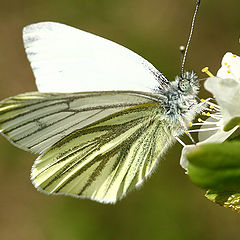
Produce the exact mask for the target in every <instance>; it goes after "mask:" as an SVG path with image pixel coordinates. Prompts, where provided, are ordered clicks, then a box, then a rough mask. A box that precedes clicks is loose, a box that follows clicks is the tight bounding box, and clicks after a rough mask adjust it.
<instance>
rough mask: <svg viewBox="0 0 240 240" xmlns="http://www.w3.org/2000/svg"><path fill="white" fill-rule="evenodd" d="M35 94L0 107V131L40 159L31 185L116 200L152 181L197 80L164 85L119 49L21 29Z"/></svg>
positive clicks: (51, 27)
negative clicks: (32, 75)
mask: <svg viewBox="0 0 240 240" xmlns="http://www.w3.org/2000/svg"><path fill="white" fill-rule="evenodd" d="M23 41H24V46H25V51H26V54H27V57H28V59H29V61H30V64H31V67H32V70H33V73H34V76H35V78H36V85H37V88H38V91H37V92H29V93H24V94H20V95H17V96H14V97H10V98H7V99H5V100H2V101H1V102H0V130H1V133H2V135H3V136H4V137H6V138H7V139H8V140H9V141H10V142H11V143H12V144H14V145H15V146H16V147H19V148H21V149H23V150H25V151H29V152H32V153H35V154H39V157H38V158H37V159H36V160H35V162H34V165H33V167H32V171H31V180H32V182H33V184H34V186H35V187H36V188H37V189H38V190H40V191H42V192H45V193H48V194H65V195H71V196H74V197H79V198H89V199H92V200H96V201H99V202H102V203H115V202H116V201H117V200H119V199H121V198H123V197H124V196H125V195H126V194H127V193H128V192H130V191H131V190H133V189H134V188H136V187H138V186H140V185H141V184H142V183H143V181H144V180H145V179H146V178H147V177H148V176H150V175H151V173H152V172H153V170H154V168H155V167H156V165H157V163H158V161H159V159H160V158H161V157H162V156H163V154H164V153H165V152H166V150H167V149H168V148H169V146H170V145H171V144H173V143H174V142H175V139H176V138H177V137H178V136H179V135H181V134H183V133H184V131H185V130H186V128H187V127H186V123H187V122H190V121H191V120H192V119H193V118H194V116H195V114H196V112H197V108H198V103H197V100H196V96H197V93H198V90H199V80H198V77H197V75H196V74H195V73H194V72H183V73H182V75H181V76H178V77H176V79H175V81H173V82H170V81H169V80H168V79H167V78H166V77H165V76H164V75H163V74H162V73H161V72H160V71H158V70H157V69H156V68H155V67H154V66H153V65H152V64H151V63H149V62H148V61H147V60H145V59H143V58H142V57H140V56H139V55H137V54H136V53H134V52H132V51H131V50H128V49H127V48H125V47H123V46H121V45H119V44H117V43H114V42H112V41H109V40H106V39H104V38H101V37H98V36H96V35H93V34H90V33H87V32H84V31H81V30H78V29H76V28H73V27H70V26H67V25H64V24H60V23H56V22H41V23H36V24H32V25H29V26H26V27H25V28H24V29H23Z"/></svg>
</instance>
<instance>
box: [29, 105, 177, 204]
mask: <svg viewBox="0 0 240 240" xmlns="http://www.w3.org/2000/svg"><path fill="white" fill-rule="evenodd" d="M161 110H162V108H161V106H160V105H159V104H158V103H145V104H140V105H137V106H134V107H129V108H127V109H124V110H121V111H119V112H116V113H113V114H111V115H110V116H107V117H105V118H103V119H100V120H98V121H97V122H94V123H93V124H91V125H89V126H86V127H84V128H82V129H80V130H76V131H74V132H73V133H71V134H69V135H68V136H66V137H64V138H63V139H62V140H60V141H59V142H57V143H56V144H54V145H53V146H52V147H51V148H50V149H48V150H47V151H46V152H44V153H43V154H42V155H41V156H40V157H39V158H38V159H37V160H36V162H35V164H34V166H33V168H32V174H31V178H32V181H33V183H34V185H35V187H37V188H38V189H39V190H43V191H44V192H47V193H51V194H67V195H72V196H76V197H82V198H90V199H92V200H96V201H100V202H104V203H114V202H116V201H117V200H118V199H121V198H122V197H123V196H124V195H125V194H126V193H128V192H129V191H131V190H132V189H133V188H135V187H136V186H138V185H140V184H141V183H142V182H143V180H144V179H145V178H146V177H147V176H149V174H150V173H151V172H152V170H153V169H154V167H155V166H156V163H157V161H158V159H159V157H160V156H161V154H163V153H164V151H165V150H166V149H167V147H168V146H169V144H170V143H171V142H172V141H173V137H172V136H170V135H169V132H168V131H169V130H168V129H167V128H166V123H164V122H163V121H164V120H161Z"/></svg>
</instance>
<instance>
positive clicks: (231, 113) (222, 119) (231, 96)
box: [180, 52, 240, 170]
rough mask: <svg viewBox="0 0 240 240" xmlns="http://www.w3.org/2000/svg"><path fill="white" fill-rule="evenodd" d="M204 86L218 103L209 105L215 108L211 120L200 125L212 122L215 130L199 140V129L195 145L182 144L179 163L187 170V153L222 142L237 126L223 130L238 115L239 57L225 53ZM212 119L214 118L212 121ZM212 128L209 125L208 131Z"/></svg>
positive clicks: (239, 106)
mask: <svg viewBox="0 0 240 240" xmlns="http://www.w3.org/2000/svg"><path fill="white" fill-rule="evenodd" d="M204 87H205V88H206V89H207V90H208V91H209V92H211V93H212V95H213V96H214V97H215V99H216V102H217V104H218V105H216V104H212V105H211V106H212V108H214V110H215V114H213V116H212V117H211V120H206V121H203V122H202V124H201V125H202V128H203V127H206V125H208V126H209V125H210V126H211V124H214V125H215V128H214V130H215V131H214V132H213V134H211V135H210V136H209V137H207V138H205V139H204V140H202V141H201V139H202V137H201V134H202V131H201V129H199V134H198V136H199V140H200V141H199V142H198V143H197V144H196V145H186V146H184V148H183V150H182V155H181V159H180V165H181V166H182V167H183V168H184V169H185V170H187V166H188V160H187V158H186V155H187V153H189V152H190V151H192V150H193V149H194V148H196V147H197V146H199V145H201V144H205V143H213V142H215V143H220V142H223V141H225V140H226V139H227V138H228V137H229V136H231V135H232V133H233V132H234V131H235V130H236V129H237V128H238V127H235V128H233V129H232V130H230V131H228V132H226V131H224V130H223V128H224V125H225V124H226V123H228V122H229V121H230V120H231V119H232V118H234V117H237V116H240V57H239V56H237V55H235V54H232V53H230V52H228V53H226V54H225V55H224V57H223V59H222V66H221V68H220V69H219V70H218V72H217V76H216V77H210V78H208V79H207V80H206V81H205V83H204ZM212 119H214V121H213V122H212ZM198 125H199V124H198ZM206 129H207V128H205V129H204V130H206ZM212 129H213V128H212V127H210V128H209V131H211V130H212Z"/></svg>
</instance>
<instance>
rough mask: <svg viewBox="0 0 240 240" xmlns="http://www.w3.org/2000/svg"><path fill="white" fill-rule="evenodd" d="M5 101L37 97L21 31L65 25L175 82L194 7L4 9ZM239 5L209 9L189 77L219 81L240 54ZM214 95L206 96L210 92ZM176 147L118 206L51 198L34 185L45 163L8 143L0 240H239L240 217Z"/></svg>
mask: <svg viewBox="0 0 240 240" xmlns="http://www.w3.org/2000/svg"><path fill="white" fill-rule="evenodd" d="M0 3H1V4H0V36H1V37H0V79H1V81H0V98H1V99H3V98H6V97H9V96H12V95H16V94H19V93H23V92H27V91H33V90H36V87H35V84H34V78H33V75H32V72H31V69H30V66H29V63H28V62H27V59H26V56H25V53H24V49H23V44H22V39H21V30H22V28H23V26H25V25H27V24H31V23H34V22H39V21H46V20H51V21H57V22H62V23H66V24H68V25H72V26H75V27H77V28H81V29H83V30H86V31H89V32H92V33H95V34H97V35H100V36H103V37H105V38H108V39H110V40H113V41H115V42H118V43H120V44H122V45H124V46H126V47H128V48H130V49H132V50H134V51H135V52H137V53H139V54H140V55H141V56H143V57H145V58H146V59H147V60H149V61H150V62H151V63H153V64H154V65H155V66H156V67H157V68H158V69H160V70H161V71H162V72H163V73H164V74H165V75H166V76H167V77H168V78H169V79H173V78H174V76H175V75H176V74H178V73H179V69H180V57H181V56H180V53H179V51H178V47H179V45H181V44H185V42H186V39H187V36H188V33H189V27H190V21H191V18H192V14H193V9H194V7H195V1H194V0H187V1H186V0H168V1H166V0H148V1H146V0H48V1H44V0H42V1H34V0H21V1H19V0H0ZM239 9H240V2H239V0H228V1H219V0H212V1H207V0H202V6H201V8H200V13H199V15H198V19H197V24H196V29H195V33H194V37H193V41H192V44H191V47H190V51H189V56H188V59H187V63H186V67H187V69H194V70H195V71H196V72H197V73H198V74H199V76H200V77H206V76H205V75H203V74H202V73H201V71H200V70H201V68H203V67H204V66H209V67H210V69H211V70H212V72H213V73H215V72H216V70H217V69H218V68H219V66H220V62H221V58H222V56H223V55H224V53H225V52H226V51H232V52H234V53H236V54H238V55H239V54H240V53H239V49H240V45H239V43H238V38H239V36H240V31H239V30H240V16H239ZM202 95H205V93H202ZM180 151H181V146H179V145H178V144H176V145H175V146H173V147H172V148H171V149H170V150H169V151H168V153H167V155H166V156H165V157H164V159H163V160H162V161H161V163H160V164H159V166H158V168H157V170H156V171H155V172H154V174H153V175H152V177H151V178H150V179H149V180H148V181H147V182H146V183H145V184H144V185H143V187H142V188H141V189H139V190H137V191H134V192H132V193H130V194H129V195H128V196H127V198H125V199H123V200H122V201H120V202H118V203H117V204H116V205H102V204H99V203H96V202H92V201H90V200H78V199H73V198H71V197H63V196H47V195H44V194H42V193H39V192H37V191H36V190H35V189H34V187H33V186H32V184H31V182H30V180H29V174H30V169H31V166H32V164H33V161H34V159H35V158H36V156H34V155H31V154H29V153H26V152H24V151H21V150H19V149H17V148H15V147H13V146H12V145H11V144H9V143H8V142H7V141H6V140H5V139H4V138H3V137H1V138H0V187H1V196H0V239H4V240H5V239H6V240H12V239H13V240H15V239H17V240H28V239H34V240H45V239H51V240H55V239H56V240H62V239H69V240H75V239H76V240H78V239H84V240H85V239H86V240H88V239H99V240H100V239H104V240H105V239H106V240H108V239H133V240H134V239H138V240H140V239H164V240H168V239H178V240H181V239H184V240H188V239H191V240H193V239H194V240H197V239H201V240H205V239H218V240H219V239H239V231H240V228H239V227H240V216H239V215H237V214H236V213H234V212H232V211H230V210H228V209H224V208H222V207H220V206H218V205H214V204H213V203H211V202H210V201H208V200H207V199H205V197H204V191H202V190H201V189H199V188H198V187H196V186H194V185H193V184H192V183H191V182H190V181H189V179H188V177H187V176H186V175H185V174H184V170H183V169H181V168H180V166H179V157H180Z"/></svg>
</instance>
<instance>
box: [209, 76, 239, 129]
mask: <svg viewBox="0 0 240 240" xmlns="http://www.w3.org/2000/svg"><path fill="white" fill-rule="evenodd" d="M204 86H205V88H206V89H207V90H208V91H210V92H211V93H212V94H213V95H214V96H215V97H216V101H217V103H218V104H219V107H220V108H221V113H222V115H223V123H224V124H226V123H227V122H228V121H229V120H231V119H232V118H234V117H238V116H240V81H239V82H238V81H237V80H235V79H222V78H216V77H213V78H208V79H207V80H206V81H205V83H204Z"/></svg>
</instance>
